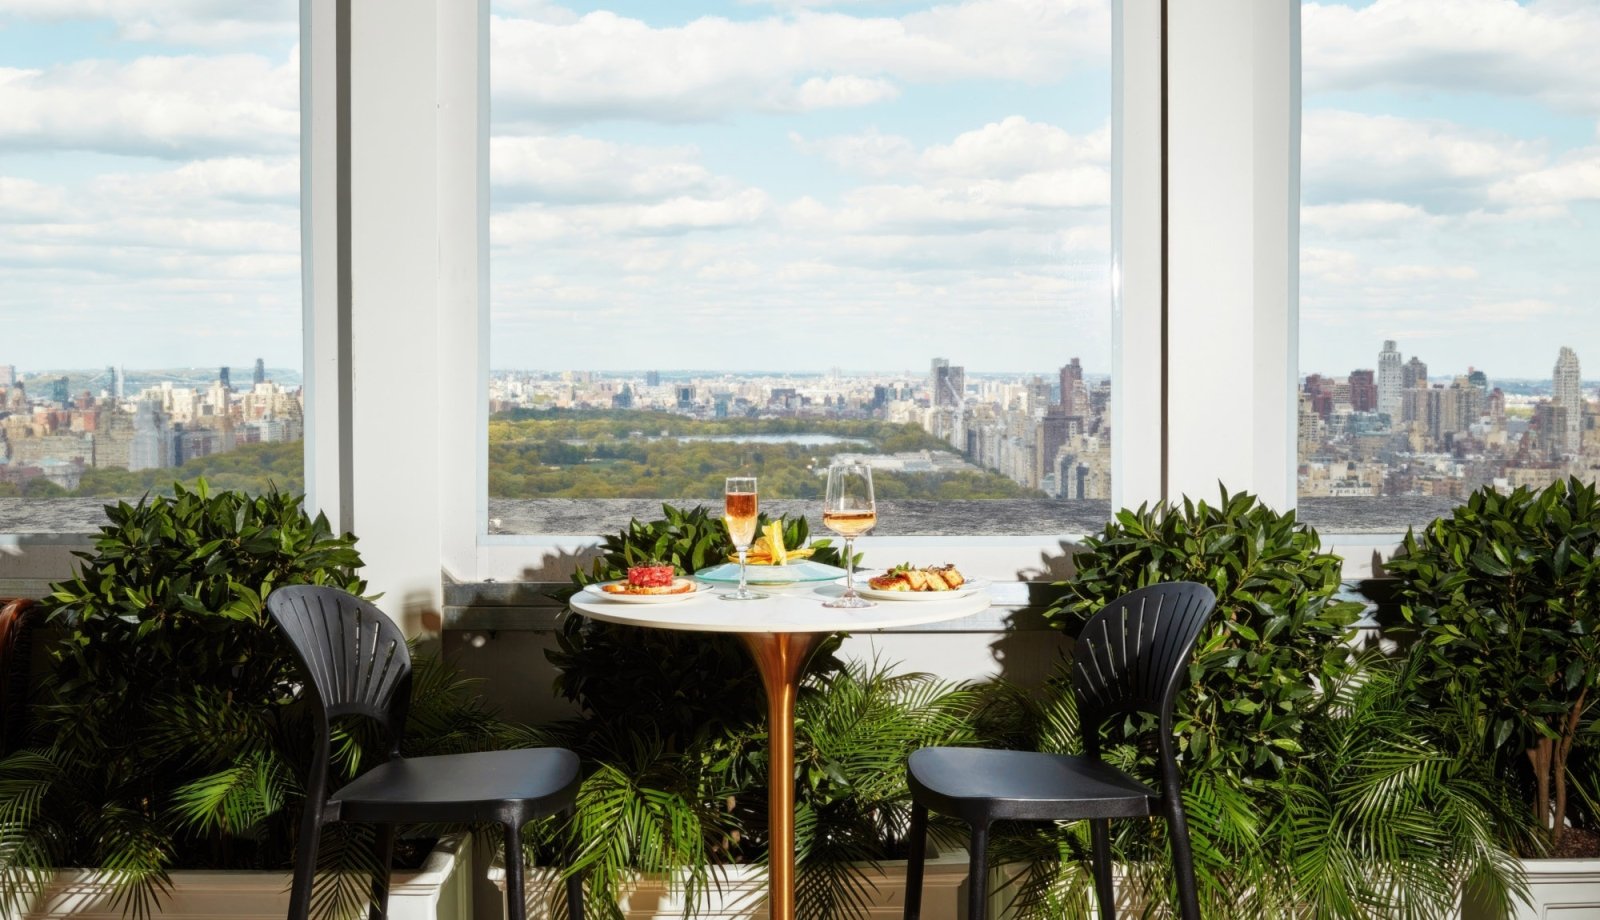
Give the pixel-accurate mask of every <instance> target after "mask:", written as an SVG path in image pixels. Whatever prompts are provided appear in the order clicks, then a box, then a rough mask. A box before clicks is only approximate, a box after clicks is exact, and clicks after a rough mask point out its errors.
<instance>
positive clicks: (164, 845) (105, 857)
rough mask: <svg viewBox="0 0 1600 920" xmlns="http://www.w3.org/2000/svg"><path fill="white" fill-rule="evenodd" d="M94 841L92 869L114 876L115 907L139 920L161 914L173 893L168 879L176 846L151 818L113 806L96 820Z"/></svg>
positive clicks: (93, 833) (93, 832) (101, 813)
mask: <svg viewBox="0 0 1600 920" xmlns="http://www.w3.org/2000/svg"><path fill="white" fill-rule="evenodd" d="M90 839H91V840H92V841H93V842H94V849H93V850H92V851H91V853H90V854H89V855H90V858H91V859H92V860H93V862H91V863H90V865H94V866H98V867H99V868H100V869H101V871H102V872H104V873H105V874H106V875H108V876H110V879H111V884H112V898H111V903H112V904H113V906H115V907H117V908H118V909H119V910H121V911H122V912H123V913H124V914H125V915H128V916H131V917H133V918H135V920H145V918H148V917H149V916H150V915H151V914H152V913H156V912H158V910H159V908H160V904H161V899H162V898H163V897H165V896H166V895H167V894H169V893H170V892H171V889H172V881H171V879H170V878H169V876H168V875H167V870H168V868H169V867H170V866H171V865H172V856H173V844H172V838H171V835H169V834H168V833H166V832H165V831H164V830H163V829H162V828H161V827H160V825H159V824H158V823H157V822H156V821H155V820H154V819H153V818H151V816H149V815H147V814H144V813H142V812H139V811H135V810H133V809H130V808H125V807H123V806H120V805H111V806H108V807H106V808H104V809H102V810H101V811H100V813H99V814H98V815H96V816H95V819H94V827H93V828H92V829H91V835H90Z"/></svg>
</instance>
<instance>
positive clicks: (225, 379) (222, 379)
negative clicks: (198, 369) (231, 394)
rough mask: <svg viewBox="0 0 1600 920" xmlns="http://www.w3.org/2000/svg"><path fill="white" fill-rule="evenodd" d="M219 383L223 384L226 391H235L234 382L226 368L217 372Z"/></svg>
mask: <svg viewBox="0 0 1600 920" xmlns="http://www.w3.org/2000/svg"><path fill="white" fill-rule="evenodd" d="M217 382H218V383H220V384H222V388H223V389H224V390H232V389H233V381H232V380H231V379H230V378H229V373H228V368H226V367H224V368H222V369H220V370H218V371H217Z"/></svg>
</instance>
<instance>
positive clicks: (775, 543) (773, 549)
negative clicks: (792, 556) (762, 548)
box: [764, 521, 789, 565]
mask: <svg viewBox="0 0 1600 920" xmlns="http://www.w3.org/2000/svg"><path fill="white" fill-rule="evenodd" d="M764 539H765V540H766V541H767V552H768V553H769V554H771V556H772V564H773V565H787V564H788V562H789V551H788V550H787V549H785V548H784V545H783V525H782V524H779V523H778V522H777V521H773V522H772V523H771V524H768V525H767V532H766V536H765V538H764Z"/></svg>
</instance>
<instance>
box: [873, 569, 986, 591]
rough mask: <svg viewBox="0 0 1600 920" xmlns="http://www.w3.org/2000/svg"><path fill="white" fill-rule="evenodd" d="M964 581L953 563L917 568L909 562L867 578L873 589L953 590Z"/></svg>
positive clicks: (963, 577)
mask: <svg viewBox="0 0 1600 920" xmlns="http://www.w3.org/2000/svg"><path fill="white" fill-rule="evenodd" d="M966 583H967V579H966V577H965V576H964V575H962V574H961V572H960V571H959V570H958V569H956V567H955V566H954V565H949V564H946V565H934V566H926V567H923V568H918V567H916V566H914V565H912V564H911V563H909V562H908V563H906V564H904V565H897V566H895V567H894V568H892V569H890V570H889V571H887V572H884V573H883V574H882V575H879V576H877V577H875V578H869V579H867V584H869V585H871V586H872V588H873V590H875V591H954V590H955V589H957V588H959V587H961V586H962V585H964V584H966Z"/></svg>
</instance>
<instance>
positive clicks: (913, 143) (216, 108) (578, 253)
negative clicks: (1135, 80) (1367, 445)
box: [0, 0, 1600, 377]
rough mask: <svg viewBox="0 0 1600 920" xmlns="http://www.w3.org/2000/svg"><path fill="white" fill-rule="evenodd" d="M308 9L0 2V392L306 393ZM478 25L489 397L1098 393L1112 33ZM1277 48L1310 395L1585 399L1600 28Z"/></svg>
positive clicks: (861, 23) (629, 1)
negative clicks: (298, 381)
mask: <svg viewBox="0 0 1600 920" xmlns="http://www.w3.org/2000/svg"><path fill="white" fill-rule="evenodd" d="M297 7H298V4H297V3H295V2H293V0H262V2H252V3H238V2H231V0H0V113H4V114H3V116H0V364H16V365H18V366H19V367H21V368H22V369H25V370H26V369H28V368H40V369H42V368H54V367H95V366H104V365H106V364H123V365H126V366H129V367H157V366H173V365H182V366H189V365H194V366H205V365H212V364H216V365H221V364H229V365H233V366H248V365H249V364H250V363H251V362H252V361H253V360H254V359H255V358H256V357H263V358H265V359H266V362H267V364H268V365H269V366H280V367H298V366H299V365H300V356H301V346H300V318H301V317H300V280H299V269H300V261H299V252H298V248H299V223H298V193H299V176H298V168H299V167H298V153H297V151H298V139H299V134H298V132H299V114H298V59H297V49H296V46H295V42H296V39H297V24H296V16H297ZM491 12H492V17H493V20H492V23H491V29H490V44H491V70H492V76H491V95H492V103H491V105H492V112H493V116H492V126H491V133H492V138H491V158H490V169H491V183H492V192H491V204H492V207H491V228H490V240H491V261H490V271H491V294H490V300H491V316H492V320H491V364H492V365H493V366H494V367H496V368H508V367H521V368H543V369H552V370H554V369H565V368H579V369H589V368H594V369H606V368H651V367H654V368H659V369H662V370H671V369H675V368H722V369H729V370H769V371H780V372H781V371H817V370H823V369H827V368H831V367H840V368H843V369H846V370H883V371H895V370H902V369H912V370H925V369H926V367H927V364H928V360H929V358H931V357H933V356H936V355H937V356H943V357H947V358H949V359H950V360H951V361H952V363H956V364H962V365H964V366H966V367H967V368H968V369H969V370H970V371H972V372H1007V371H1016V372H1019V373H1020V372H1049V371H1052V370H1053V369H1054V368H1056V367H1057V366H1059V365H1061V364H1063V363H1066V361H1067V360H1068V359H1069V358H1071V357H1080V358H1081V359H1082V361H1083V363H1084V365H1085V367H1086V368H1088V369H1089V370H1090V372H1091V373H1095V372H1103V371H1105V370H1108V369H1109V364H1110V331H1111V307H1110V291H1109V283H1108V271H1107V266H1108V263H1109V245H1108V243H1109V220H1110V214H1109V205H1110V202H1109V198H1110V171H1109V170H1110V164H1109V157H1110V136H1109V113H1110V73H1109V69H1110V13H1109V0H947V2H944V3H931V2H926V0H921V2H905V0H720V2H718V0H699V2H687V0H684V2H674V3H661V2H658V0H612V2H604V3H580V2H565V3H563V2H552V0H494V2H493V3H492V7H491ZM1302 26H1303V58H1304V75H1303V82H1304V88H1305V97H1304V119H1303V137H1302V161H1303V177H1302V192H1303V207H1302V232H1301V242H1302V259H1301V318H1300V323H1301V334H1302V335H1301V340H1302V348H1301V358H1300V366H1301V370H1302V372H1319V373H1332V374H1343V373H1347V372H1348V371H1349V370H1351V369H1353V368H1357V367H1373V366H1374V365H1375V363H1376V355H1377V352H1378V350H1379V348H1380V347H1381V342H1382V340H1383V339H1385V338H1393V339H1396V340H1398V342H1399V346H1400V349H1401V350H1402V351H1403V352H1404V353H1405V355H1406V356H1407V357H1410V356H1411V355H1413V354H1415V355H1418V356H1420V357H1421V358H1422V359H1423V360H1424V361H1426V362H1428V364H1429V366H1430V369H1431V371H1432V373H1434V374H1435V375H1440V374H1449V373H1459V372H1464V371H1465V370H1466V368H1467V366H1468V365H1472V366H1476V367H1479V368H1482V369H1484V370H1486V371H1487V372H1488V373H1489V374H1490V376H1491V377H1495V376H1503V377H1548V376H1549V373H1550V367H1551V365H1552V364H1553V363H1554V360H1555V355H1556V352H1557V349H1558V347H1559V346H1560V345H1570V346H1571V347H1573V348H1575V349H1576V350H1577V351H1578V353H1579V355H1580V357H1584V356H1586V355H1587V356H1590V357H1589V361H1590V365H1589V366H1590V367H1600V347H1597V346H1600V294H1597V293H1596V292H1600V259H1597V258H1596V257H1595V256H1596V253H1600V67H1597V66H1595V62H1594V59H1593V49H1595V48H1597V47H1600V0H1540V2H1530V3H1521V4H1519V3H1516V2H1511V0H1378V2H1373V3H1353V4H1343V3H1340V4H1331V3H1330V4H1316V3H1306V4H1305V5H1304V6H1303V15H1302ZM174 329H177V330H180V334H178V335H176V336H175V335H173V334H172V330H174ZM553 341H554V342H559V343H560V344H559V348H558V349H553V348H552V342H553ZM1586 376H1591V377H1592V376H1596V375H1595V374H1594V372H1593V371H1592V370H1591V371H1588V372H1586Z"/></svg>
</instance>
